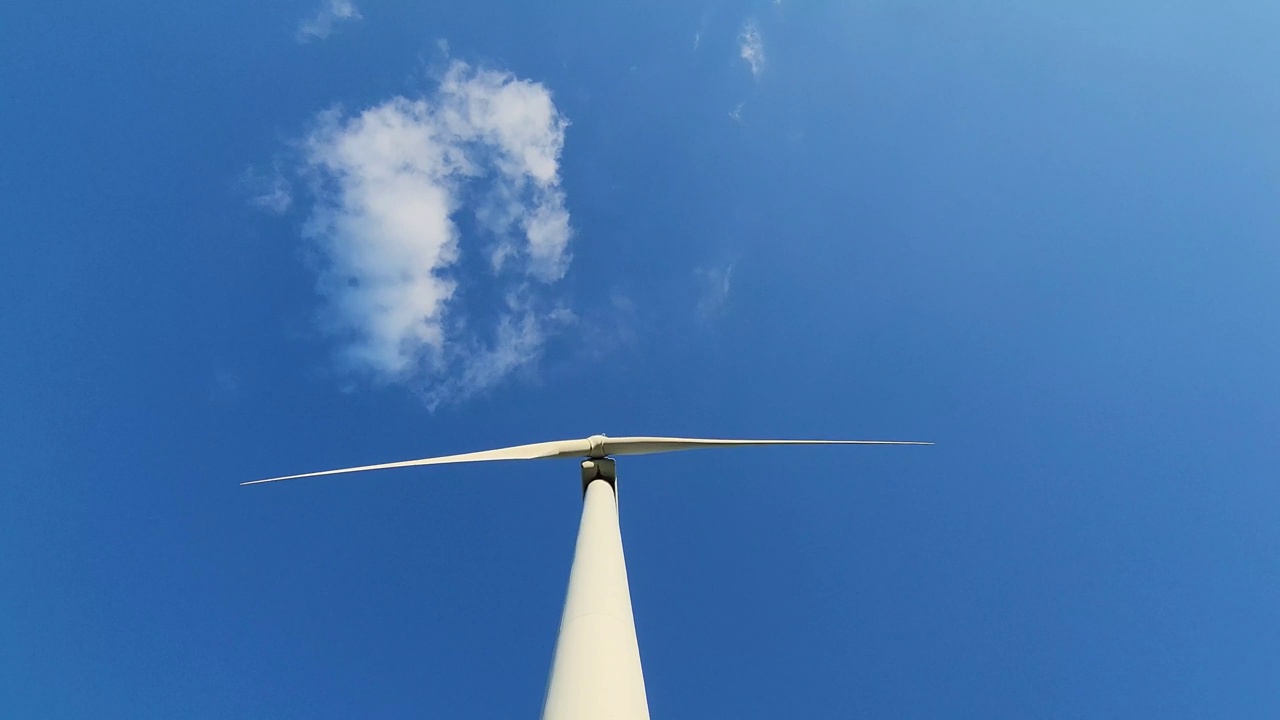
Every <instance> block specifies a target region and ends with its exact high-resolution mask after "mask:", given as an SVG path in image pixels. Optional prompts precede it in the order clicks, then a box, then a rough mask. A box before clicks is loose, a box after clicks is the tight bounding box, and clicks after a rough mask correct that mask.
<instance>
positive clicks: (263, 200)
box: [240, 167, 293, 215]
mask: <svg viewBox="0 0 1280 720" xmlns="http://www.w3.org/2000/svg"><path fill="white" fill-rule="evenodd" d="M240 185H241V187H242V188H243V189H244V191H245V192H247V193H248V195H249V204H251V205H253V206H254V207H256V208H259V209H261V210H265V211H267V212H269V213H272V214H274V215H283V214H284V213H285V212H287V211H288V210H289V208H290V207H291V206H292V205H293V188H292V187H291V186H290V184H289V181H288V179H286V178H285V176H284V173H282V172H281V171H280V168H279V167H272V169H271V170H270V172H263V171H260V170H258V169H256V168H250V169H249V170H246V171H245V173H244V175H242V176H241V177H240Z"/></svg>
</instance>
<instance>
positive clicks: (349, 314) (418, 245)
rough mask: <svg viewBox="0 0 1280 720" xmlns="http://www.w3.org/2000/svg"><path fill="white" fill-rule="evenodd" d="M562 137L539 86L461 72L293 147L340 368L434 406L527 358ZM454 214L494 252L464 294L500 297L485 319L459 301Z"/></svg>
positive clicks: (541, 322)
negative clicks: (406, 390) (300, 159)
mask: <svg viewBox="0 0 1280 720" xmlns="http://www.w3.org/2000/svg"><path fill="white" fill-rule="evenodd" d="M567 125H568V123H567V121H566V120H565V119H564V117H563V116H562V115H560V113H559V112H558V111H557V110H556V108H555V105H554V104H553V103H552V100H551V93H550V91H549V90H547V88H546V87H544V86H543V85H541V84H539V83H534V82H530V81H527V80H519V79H517V78H516V77H515V76H513V75H511V74H509V73H502V72H494V71H486V70H477V69H473V68H471V67H470V66H468V65H466V64H465V63H461V62H455V63H454V64H453V65H452V66H451V67H450V68H449V70H448V72H446V73H445V75H444V76H443V78H442V80H441V82H440V85H439V87H438V88H437V89H436V91H435V92H434V93H432V94H431V95H430V96H427V97H421V98H417V99H409V98H405V97H395V98H392V99H390V100H387V101H386V102H384V103H382V104H380V105H377V106H375V107H372V108H369V109H367V110H364V111H363V112H360V113H358V114H356V115H354V116H350V117H348V116H346V115H345V114H344V113H342V112H341V111H340V110H331V111H329V112H327V113H324V114H322V115H321V117H320V119H319V123H318V127H317V129H316V130H315V131H313V132H312V133H311V134H310V136H309V137H308V138H307V139H306V141H305V142H304V144H303V149H304V152H305V168H304V170H305V172H307V174H309V175H310V176H311V177H312V179H313V181H314V185H315V187H316V189H317V193H318V200H317V203H316V205H315V207H314V208H313V211H312V213H311V217H310V220H309V222H308V225H307V235H308V236H309V237H310V238H312V239H313V240H314V241H315V242H316V244H317V246H318V248H319V250H320V252H321V255H322V256H323V258H324V261H325V264H326V267H325V269H324V271H323V272H322V276H321V279H320V292H321V294H322V295H323V296H324V298H325V301H326V313H325V314H326V319H327V321H328V322H327V326H328V328H329V329H330V330H332V331H333V332H334V333H336V334H338V335H339V336H340V337H342V338H343V339H344V341H345V346H344V350H343V356H344V358H345V360H346V363H347V364H348V365H349V367H350V368H351V369H354V370H358V371H361V372H363V373H367V374H369V375H370V376H371V377H373V378H374V379H375V380H378V381H388V382H402V383H406V384H408V385H410V386H411V387H414V388H415V389H416V390H418V391H419V392H421V393H422V394H423V395H424V397H426V398H427V399H428V401H429V403H430V404H432V405H435V404H439V403H440V402H445V401H448V400H454V399H459V398H462V397H465V396H467V395H469V394H471V393H474V392H476V391H479V390H483V389H485V388H487V387H490V386H492V385H494V384H496V383H497V382H499V381H500V380H502V379H503V378H504V377H506V376H508V375H509V374H510V373H512V372H513V371H514V370H515V369H517V368H519V367H521V366H524V365H527V364H528V363H529V362H531V361H532V360H534V359H536V358H537V357H538V355H539V353H540V351H541V348H542V344H543V341H544V338H545V335H546V332H547V330H548V328H550V327H553V326H554V325H556V324H557V323H558V322H559V320H558V317H559V316H557V314H556V313H554V312H550V311H545V310H542V309H541V308H542V307H543V306H544V305H546V304H547V302H546V301H545V300H543V299H542V297H541V296H542V294H544V293H545V288H546V287H547V285H549V284H550V283H553V282H554V281H556V280H559V279H560V278H561V277H563V276H564V273H565V271H566V269H567V268H568V265H569V261H570V255H569V252H568V244H569V240H570V237H571V235H572V230H571V228H570V224H569V214H568V211H567V210H566V209H565V206H564V201H565V197H564V192H563V191H562V190H561V189H560V177H559V162H560V152H561V149H562V147H563V145H564V132H565V128H566V126H567ZM468 206H470V207H469V209H470V210H472V211H473V212H474V213H475V219H476V226H477V229H478V230H481V231H482V232H483V233H484V235H485V238H484V240H485V241H486V242H488V243H489V244H490V245H492V246H496V248H497V249H496V250H491V251H490V253H489V255H490V259H491V266H490V268H489V269H488V270H487V271H483V272H482V273H481V274H482V275H483V277H482V278H477V279H475V288H473V289H474V290H476V291H477V292H483V291H485V290H489V289H493V288H495V287H496V288H498V289H499V291H500V292H503V291H502V288H506V290H505V296H504V298H503V301H502V302H501V303H500V305H501V308H500V309H499V310H498V311H496V313H491V315H493V317H488V318H486V317H483V316H481V314H477V313H468V312H467V309H466V308H465V307H463V305H462V303H461V301H460V298H459V290H460V287H461V284H462V283H464V282H465V281H466V279H465V278H464V277H463V275H462V273H461V272H459V269H458V267H457V264H458V263H459V260H460V258H461V256H462V253H463V252H464V250H465V249H466V248H464V247H462V242H463V240H464V238H463V237H462V235H461V232H460V231H459V228H458V225H457V224H456V223H455V218H456V217H457V214H458V213H459V211H462V210H464V209H468ZM465 240H467V242H468V243H469V244H468V246H467V247H470V243H472V242H473V241H475V238H465ZM473 274H474V273H473ZM462 289H466V288H462Z"/></svg>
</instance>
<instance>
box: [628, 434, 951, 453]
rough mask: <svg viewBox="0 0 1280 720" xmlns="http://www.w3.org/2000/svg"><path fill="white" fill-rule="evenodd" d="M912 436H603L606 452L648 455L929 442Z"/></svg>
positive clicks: (923, 443)
mask: <svg viewBox="0 0 1280 720" xmlns="http://www.w3.org/2000/svg"><path fill="white" fill-rule="evenodd" d="M932 444H933V443H931V442H919V441H915V440H717V439H709V438H670V437H618V438H606V439H605V442H604V450H605V453H606V454H609V455H651V454H653V453H664V452H676V451H679V450H696V449H698V448H715V447H725V446H757V445H932Z"/></svg>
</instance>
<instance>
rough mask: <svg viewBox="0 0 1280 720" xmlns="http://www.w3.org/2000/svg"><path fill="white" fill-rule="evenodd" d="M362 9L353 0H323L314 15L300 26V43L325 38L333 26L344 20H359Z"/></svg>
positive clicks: (298, 36) (298, 35) (298, 37)
mask: <svg viewBox="0 0 1280 720" xmlns="http://www.w3.org/2000/svg"><path fill="white" fill-rule="evenodd" d="M359 19H360V11H359V10H357V9H356V6H355V3H353V2H351V0H323V1H322V3H321V5H320V9H319V10H317V11H316V14H315V16H314V17H312V18H310V19H308V20H304V21H303V22H302V24H301V25H299V26H298V33H297V39H298V42H300V43H305V42H310V41H312V40H323V39H325V38H327V37H329V34H330V33H332V32H333V26H334V25H336V24H337V23H339V22H341V21H343V20H359Z"/></svg>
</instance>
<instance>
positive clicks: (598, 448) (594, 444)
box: [587, 435, 608, 458]
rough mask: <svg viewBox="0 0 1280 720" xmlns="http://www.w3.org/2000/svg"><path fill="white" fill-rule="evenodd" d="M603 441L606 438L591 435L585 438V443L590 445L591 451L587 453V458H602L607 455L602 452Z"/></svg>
mask: <svg viewBox="0 0 1280 720" xmlns="http://www.w3.org/2000/svg"><path fill="white" fill-rule="evenodd" d="M605 440H608V438H606V437H605V436H603V435H592V436H591V437H589V438H587V442H589V443H591V449H590V450H588V451H587V452H588V453H589V454H588V455H587V457H593V458H602V457H604V456H605V455H607V454H608V453H606V452H605V451H604V441H605Z"/></svg>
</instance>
